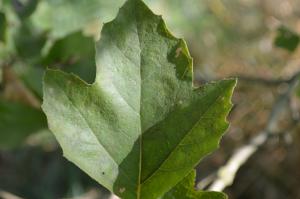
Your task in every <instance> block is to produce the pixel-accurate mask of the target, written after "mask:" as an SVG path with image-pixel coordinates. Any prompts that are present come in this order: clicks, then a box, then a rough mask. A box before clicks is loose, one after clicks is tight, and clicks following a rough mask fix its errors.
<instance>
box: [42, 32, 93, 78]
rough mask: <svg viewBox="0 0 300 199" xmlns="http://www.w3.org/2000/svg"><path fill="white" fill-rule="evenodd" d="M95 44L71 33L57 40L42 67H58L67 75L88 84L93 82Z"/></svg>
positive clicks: (78, 33) (90, 39)
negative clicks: (76, 76) (77, 77)
mask: <svg viewBox="0 0 300 199" xmlns="http://www.w3.org/2000/svg"><path fill="white" fill-rule="evenodd" d="M94 57H95V42H94V40H93V38H91V37H85V36H83V35H82V33H81V32H76V33H72V34H70V35H68V36H66V37H64V38H63V39H59V40H57V41H56V42H55V43H54V44H53V46H52V47H51V49H50V50H49V53H48V55H47V56H46V58H45V59H44V61H43V65H46V66H55V67H59V68H61V69H62V70H64V71H66V72H68V73H74V74H76V75H78V76H79V77H80V78H82V79H83V80H85V81H86V82H88V83H93V81H94V80H95V73H96V63H95V59H94Z"/></svg>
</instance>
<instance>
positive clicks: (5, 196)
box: [0, 190, 22, 199]
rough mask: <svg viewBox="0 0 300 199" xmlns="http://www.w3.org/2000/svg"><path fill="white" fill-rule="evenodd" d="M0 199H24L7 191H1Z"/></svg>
mask: <svg viewBox="0 0 300 199" xmlns="http://www.w3.org/2000/svg"><path fill="white" fill-rule="evenodd" d="M0 198H2V199H22V198H20V197H18V196H16V195H13V194H11V193H8V192H6V191H1V190H0Z"/></svg>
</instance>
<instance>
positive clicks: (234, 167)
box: [197, 72, 300, 191]
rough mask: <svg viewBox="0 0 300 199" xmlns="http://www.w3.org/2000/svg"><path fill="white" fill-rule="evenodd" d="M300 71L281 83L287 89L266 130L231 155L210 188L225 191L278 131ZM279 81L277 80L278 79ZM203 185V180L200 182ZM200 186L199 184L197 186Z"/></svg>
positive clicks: (271, 115)
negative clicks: (241, 169)
mask: <svg viewBox="0 0 300 199" xmlns="http://www.w3.org/2000/svg"><path fill="white" fill-rule="evenodd" d="M299 75H300V72H298V73H296V74H295V75H294V76H293V77H292V78H290V79H289V80H285V81H283V80H282V81H281V80H280V81H279V80H278V82H281V83H287V84H288V88H287V90H286V91H285V92H284V93H283V94H282V95H280V96H279V97H278V99H277V101H276V102H275V104H274V105H273V109H272V111H271V112H270V115H269V119H268V122H267V125H266V127H265V129H264V130H262V131H261V132H260V133H258V135H257V136H255V137H253V138H252V139H251V140H250V142H249V143H248V144H246V145H245V146H242V147H240V148H239V149H237V151H236V152H235V153H234V154H233V155H232V156H231V158H230V159H229V160H228V162H227V163H226V165H224V166H222V167H221V168H220V169H219V170H218V172H217V175H216V176H217V179H216V180H214V181H212V184H211V186H210V187H209V188H208V190H211V191H223V190H224V189H225V188H226V187H227V186H229V185H231V184H232V183H233V181H234V178H235V176H236V173H237V171H238V170H239V169H240V167H241V166H242V165H243V164H245V163H246V162H247V160H248V159H249V158H250V157H251V156H252V155H253V154H254V153H255V152H256V151H257V150H258V149H259V148H260V147H261V146H262V145H263V144H264V143H265V142H266V141H267V139H268V138H269V137H270V136H272V135H275V134H277V133H278V131H277V129H278V127H279V120H280V118H281V116H282V114H283V112H284V111H285V109H286V108H287V107H288V104H289V100H290V97H291V94H292V93H293V91H294V89H295V87H296V86H297V84H298V81H299V80H298V79H299ZM276 82H277V81H276ZM199 186H201V182H200V183H199ZM197 187H198V186H197Z"/></svg>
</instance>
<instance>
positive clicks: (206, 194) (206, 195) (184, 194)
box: [162, 170, 227, 199]
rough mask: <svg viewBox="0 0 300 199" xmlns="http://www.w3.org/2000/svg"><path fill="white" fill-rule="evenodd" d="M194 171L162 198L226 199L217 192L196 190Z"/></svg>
mask: <svg viewBox="0 0 300 199" xmlns="http://www.w3.org/2000/svg"><path fill="white" fill-rule="evenodd" d="M195 177H196V172H195V170H193V171H192V172H191V173H190V174H189V175H188V176H187V177H185V178H184V179H183V180H182V181H181V182H180V183H178V184H177V185H176V186H175V187H174V188H173V189H171V190H170V191H169V192H168V193H166V194H165V195H164V197H163V198H162V199H177V198H180V199H226V198H227V196H226V195H224V194H223V193H219V192H211V191H196V190H195V188H194V186H195Z"/></svg>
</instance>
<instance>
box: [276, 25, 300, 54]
mask: <svg viewBox="0 0 300 199" xmlns="http://www.w3.org/2000/svg"><path fill="white" fill-rule="evenodd" d="M299 41H300V37H299V35H298V34H297V33H295V32H293V31H291V30H289V29H288V28H286V27H284V26H281V27H280V28H279V29H278V33H277V37H276V38H275V45H276V46H277V47H279V48H283V49H286V50H288V51H290V52H293V51H295V50H296V48H297V47H298V44H299Z"/></svg>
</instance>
